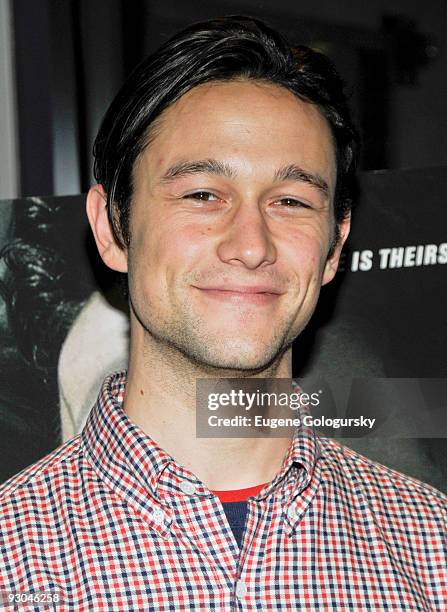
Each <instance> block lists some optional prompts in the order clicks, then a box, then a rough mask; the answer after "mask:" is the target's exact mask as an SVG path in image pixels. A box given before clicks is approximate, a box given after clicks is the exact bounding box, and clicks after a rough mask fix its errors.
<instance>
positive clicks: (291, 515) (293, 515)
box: [287, 506, 297, 520]
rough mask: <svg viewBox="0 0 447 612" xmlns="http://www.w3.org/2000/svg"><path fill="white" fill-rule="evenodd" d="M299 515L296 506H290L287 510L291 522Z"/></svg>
mask: <svg viewBox="0 0 447 612" xmlns="http://www.w3.org/2000/svg"><path fill="white" fill-rule="evenodd" d="M296 515H297V509H296V508H295V506H289V507H288V508H287V518H289V519H290V520H293V519H294V518H296Z"/></svg>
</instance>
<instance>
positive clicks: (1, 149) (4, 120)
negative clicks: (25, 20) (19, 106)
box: [0, 0, 19, 199]
mask: <svg viewBox="0 0 447 612" xmlns="http://www.w3.org/2000/svg"><path fill="white" fill-rule="evenodd" d="M12 41H13V36H12V23H11V7H10V0H0V199H4V198H15V197H17V196H18V191H19V179H18V168H19V166H18V159H17V138H16V115H15V91H14V74H13V65H14V64H13V53H14V50H13V42H12Z"/></svg>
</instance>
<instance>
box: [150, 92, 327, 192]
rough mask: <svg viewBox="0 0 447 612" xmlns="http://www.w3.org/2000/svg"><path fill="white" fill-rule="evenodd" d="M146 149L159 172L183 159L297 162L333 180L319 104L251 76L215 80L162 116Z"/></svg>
mask: <svg viewBox="0 0 447 612" xmlns="http://www.w3.org/2000/svg"><path fill="white" fill-rule="evenodd" d="M154 134H155V136H154V137H153V138H152V140H151V142H150V145H149V146H148V147H147V149H146V150H145V152H144V156H145V157H146V158H147V159H146V161H147V163H150V164H151V166H152V169H153V170H155V171H163V169H165V168H166V166H167V165H168V164H170V163H172V162H175V161H178V160H182V159H202V158H205V157H213V158H216V157H217V158H222V159H225V161H228V162H230V163H231V161H232V160H234V161H235V162H236V163H237V164H239V165H240V164H241V163H242V164H244V162H246V166H247V170H248V169H249V167H250V166H251V165H252V164H253V163H255V164H256V168H257V170H259V171H261V170H262V168H263V167H265V169H266V170H267V169H270V166H272V165H276V166H278V167H279V166H281V165H284V164H287V163H298V164H300V165H301V166H303V167H305V168H306V169H307V170H309V171H317V172H320V173H322V174H323V175H325V178H326V179H327V180H328V182H329V184H331V183H335V172H336V170H335V148H334V142H333V138H332V133H331V129H330V126H329V124H328V122H327V120H326V119H325V117H324V116H323V115H322V113H321V112H320V110H319V109H318V107H317V106H315V105H313V104H311V103H308V102H305V101H303V100H301V99H300V98H298V97H297V96H296V95H294V94H293V93H292V92H290V91H289V90H287V89H285V88H284V87H280V86H277V85H273V84H271V83H265V82H260V81H253V80H233V81H225V82H211V83H207V84H203V85H199V86H196V87H194V88H193V89H191V90H190V91H189V92H187V93H186V94H184V95H183V96H182V97H181V98H180V99H179V100H177V101H176V102H175V103H174V104H172V105H171V106H170V107H168V108H167V109H166V110H165V111H164V112H163V113H162V114H161V115H160V117H159V119H158V120H157V123H156V129H155V131H154Z"/></svg>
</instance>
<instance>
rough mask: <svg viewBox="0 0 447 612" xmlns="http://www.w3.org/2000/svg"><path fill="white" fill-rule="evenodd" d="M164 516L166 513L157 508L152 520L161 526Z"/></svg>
mask: <svg viewBox="0 0 447 612" xmlns="http://www.w3.org/2000/svg"><path fill="white" fill-rule="evenodd" d="M164 516H165V513H164V512H163V510H161V509H160V508H155V510H154V512H153V513H152V518H153V519H154V522H155V523H157V525H160V524H161V523H162V522H163V519H164Z"/></svg>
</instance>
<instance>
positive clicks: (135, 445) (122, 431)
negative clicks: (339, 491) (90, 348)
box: [81, 370, 321, 506]
mask: <svg viewBox="0 0 447 612" xmlns="http://www.w3.org/2000/svg"><path fill="white" fill-rule="evenodd" d="M126 381H127V372H126V371H125V370H123V371H120V372H116V373H114V374H111V375H110V376H108V377H107V378H106V379H105V380H104V383H103V385H102V387H101V390H100V393H99V396H98V399H97V401H96V403H95V405H94V406H93V408H92V410H91V412H90V414H89V417H88V419H87V422H86V424H85V426H84V428H83V430H82V433H81V444H82V447H83V450H84V452H85V454H86V456H87V457H88V459H89V460H90V462H91V463H92V465H93V467H94V469H95V470H96V472H97V473H98V474H99V476H100V477H101V479H102V481H103V482H105V483H106V484H108V486H109V487H110V488H112V489H113V490H115V491H116V492H117V493H120V494H121V496H123V497H125V498H126V499H133V500H134V502H138V503H137V505H141V504H142V505H143V506H145V505H146V504H145V502H144V500H147V498H148V495H149V496H151V497H153V498H155V499H158V500H159V495H158V492H157V485H158V481H159V480H160V477H161V476H162V474H163V472H164V471H165V469H166V468H167V467H168V466H169V468H170V470H172V471H173V472H174V473H175V474H176V477H177V479H178V480H179V479H188V480H191V481H193V482H194V483H195V484H196V485H197V486H196V492H197V494H199V495H200V494H202V495H207V496H209V495H211V492H210V490H209V489H207V488H206V487H205V486H204V485H203V483H201V482H200V481H199V480H197V479H196V477H195V476H194V474H192V472H190V471H189V470H187V469H186V468H184V467H183V466H181V465H179V464H178V463H177V462H176V460H175V459H174V458H173V457H172V456H171V455H169V454H168V453H167V452H166V451H164V450H163V449H162V448H160V447H159V446H158V445H157V443H156V442H155V441H154V440H153V439H152V438H151V437H150V436H149V435H147V434H146V433H145V432H143V431H142V430H141V429H140V428H139V427H138V426H137V425H136V424H135V423H133V422H132V421H131V420H130V419H129V418H128V416H127V414H126V413H125V412H124V410H123V407H122V404H123V399H124V392H125V387H126ZM293 386H294V388H295V390H296V391H297V390H299V387H298V385H297V384H296V383H295V382H294V383H293ZM320 453H321V446H320V444H319V442H318V438H317V436H316V434H315V431H314V430H313V429H312V428H306V427H303V426H301V427H299V428H296V430H295V433H294V436H293V437H292V439H291V443H290V446H289V449H288V451H287V454H286V456H285V458H284V460H283V463H282V466H281V469H280V470H279V472H278V473H277V474H276V476H275V477H274V478H273V480H272V481H271V482H270V483H269V484H268V485H267V486H265V487H264V488H263V489H262V490H261V491H260V492H259V493H258V495H257V496H256V499H259V500H261V499H264V498H267V497H269V496H270V495H272V494H275V493H276V494H278V492H279V493H280V495H281V492H282V494H283V498H284V501H286V499H287V498H288V497H292V498H294V497H295V496H296V495H298V494H299V493H300V492H301V491H303V489H305V488H307V487H308V485H309V484H310V483H311V481H312V477H313V475H314V471H315V466H316V462H317V460H318V458H319V456H320ZM291 472H297V474H298V476H295V477H294V478H292V479H291V478H290V474H291ZM316 484H317V483H314V485H316ZM312 488H313V487H312Z"/></svg>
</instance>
